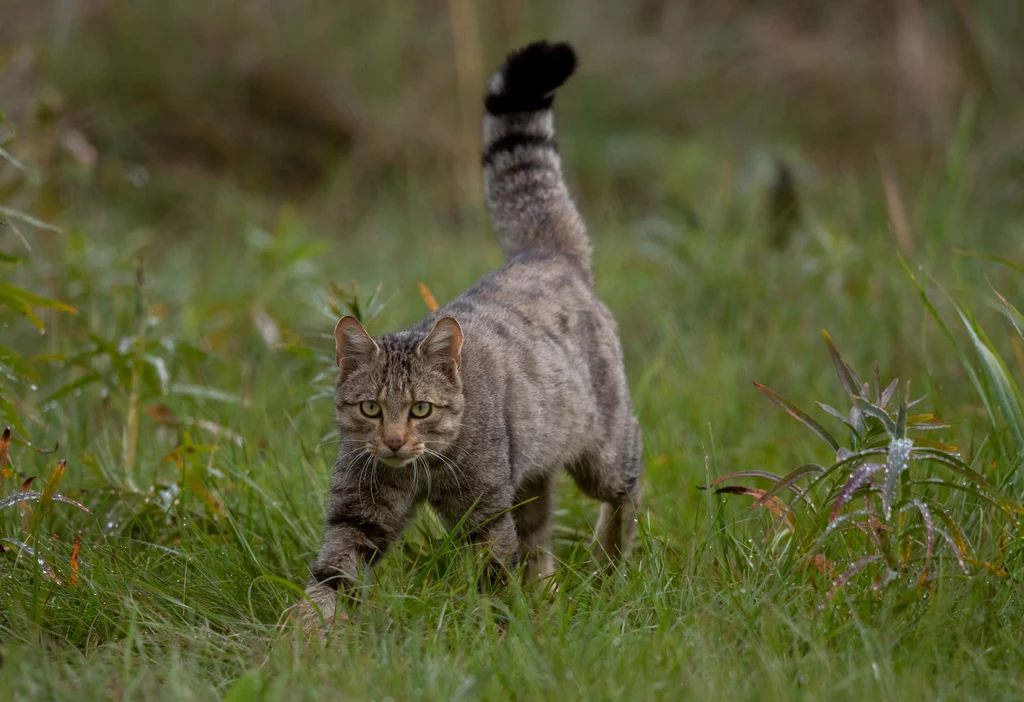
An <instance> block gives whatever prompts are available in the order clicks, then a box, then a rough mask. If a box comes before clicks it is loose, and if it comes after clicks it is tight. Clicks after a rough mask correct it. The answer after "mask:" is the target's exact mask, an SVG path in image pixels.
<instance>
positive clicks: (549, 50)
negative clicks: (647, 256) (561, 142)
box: [483, 41, 590, 278]
mask: <svg viewBox="0 0 1024 702" xmlns="http://www.w3.org/2000/svg"><path fill="white" fill-rule="evenodd" d="M575 69H576V54H575V52H574V51H573V49H572V47H571V46H569V45H568V44H565V43H559V44H549V43H547V42H544V41H541V42H537V43H534V44H530V45H529V46H527V47H525V48H523V49H520V50H519V51H517V52H515V53H513V54H512V55H511V56H509V58H508V59H507V60H506V61H505V64H504V65H503V66H502V67H501V70H499V71H498V73H497V74H495V76H494V78H492V79H491V82H490V85H489V87H488V91H487V96H486V98H485V99H484V106H485V108H486V110H487V113H486V115H485V116H484V125H483V130H484V131H483V169H484V189H485V192H486V195H487V206H488V208H489V209H490V211H491V216H492V217H493V219H494V225H495V228H496V229H497V230H498V238H499V241H500V242H501V246H502V248H503V249H504V250H505V255H506V256H508V257H509V258H510V259H511V258H513V257H514V256H515V255H516V254H519V253H521V252H523V251H526V250H528V249H540V250H542V251H549V252H552V253H559V254H562V255H564V256H566V257H567V258H569V259H570V260H571V261H572V262H573V264H574V265H576V266H578V267H579V268H580V270H581V271H583V273H584V274H585V275H586V276H587V277H588V278H589V277H590V241H589V239H588V237H587V229H586V226H585V225H584V224H583V219H582V218H581V217H580V214H579V212H578V211H577V209H576V205H575V203H573V200H572V197H571V196H570V194H569V188H568V186H567V185H566V183H565V178H564V177H563V175H562V160H561V158H560V157H559V155H558V145H557V143H556V141H555V122H554V115H553V113H552V110H551V106H552V103H553V101H554V91H555V90H556V89H557V88H558V87H559V86H560V85H562V83H564V82H565V81H566V79H568V78H569V76H571V75H572V73H573V71H575Z"/></svg>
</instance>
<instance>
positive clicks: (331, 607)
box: [292, 585, 348, 636]
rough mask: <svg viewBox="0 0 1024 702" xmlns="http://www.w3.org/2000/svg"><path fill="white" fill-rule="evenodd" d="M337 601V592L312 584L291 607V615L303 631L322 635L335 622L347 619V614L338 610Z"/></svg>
mask: <svg viewBox="0 0 1024 702" xmlns="http://www.w3.org/2000/svg"><path fill="white" fill-rule="evenodd" d="M337 602H338V593H337V592H335V591H334V590H332V589H331V588H329V587H326V586H324V585H314V586H311V587H309V588H307V589H306V597H305V598H304V599H303V600H302V601H301V602H299V603H298V604H297V605H295V606H294V607H293V608H292V617H293V619H294V620H295V621H296V622H297V623H298V625H299V626H300V627H301V628H302V629H303V630H304V631H306V632H316V633H318V634H320V635H321V636H323V635H324V633H325V632H326V631H327V630H329V629H331V628H332V627H333V626H334V624H335V622H339V621H340V622H344V621H348V616H347V615H346V614H345V613H344V612H339V611H338V609H337V606H338V604H337Z"/></svg>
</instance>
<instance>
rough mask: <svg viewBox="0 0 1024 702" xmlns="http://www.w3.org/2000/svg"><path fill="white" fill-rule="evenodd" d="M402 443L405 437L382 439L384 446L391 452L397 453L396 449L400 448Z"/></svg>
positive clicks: (386, 437) (397, 436)
mask: <svg viewBox="0 0 1024 702" xmlns="http://www.w3.org/2000/svg"><path fill="white" fill-rule="evenodd" d="M404 443H405V437H403V436H400V435H396V436H385V437H384V445H385V446H387V447H388V448H389V449H391V450H392V451H397V450H398V449H400V448H402V444H404Z"/></svg>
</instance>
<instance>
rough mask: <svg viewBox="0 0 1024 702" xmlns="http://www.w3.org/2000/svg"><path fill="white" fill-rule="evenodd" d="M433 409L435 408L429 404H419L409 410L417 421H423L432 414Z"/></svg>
mask: <svg viewBox="0 0 1024 702" xmlns="http://www.w3.org/2000/svg"><path fill="white" fill-rule="evenodd" d="M432 409H433V407H432V406H431V404H430V403H429V402H417V403H416V404H415V405H413V406H412V409H411V410H409V414H411V415H412V416H413V417H414V418H415V419H423V418H424V417H426V416H428V415H429V414H430V410H432Z"/></svg>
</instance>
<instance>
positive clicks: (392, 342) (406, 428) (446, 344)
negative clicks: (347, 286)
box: [334, 317, 464, 468]
mask: <svg viewBox="0 0 1024 702" xmlns="http://www.w3.org/2000/svg"><path fill="white" fill-rule="evenodd" d="M334 339H335V341H336V342H337V362H338V371H339V373H338V385H337V391H336V392H335V398H334V414H335V417H336V418H337V420H338V428H339V429H340V430H341V436H342V439H343V442H342V444H341V448H340V451H339V455H342V456H351V457H358V456H359V455H360V454H363V453H368V454H370V455H372V456H375V457H376V458H377V459H378V460H380V461H381V462H382V463H384V464H386V465H388V466H391V467H395V468H397V467H400V466H403V465H406V464H408V463H411V462H412V461H413V460H415V459H416V458H417V457H418V456H420V455H423V454H424V453H429V452H435V453H441V452H443V451H444V450H445V449H446V448H447V447H448V446H449V445H451V444H452V443H453V442H454V441H455V439H456V437H457V435H458V432H459V427H460V426H461V423H462V410H463V404H464V402H463V396H462V380H461V378H460V377H459V368H460V366H461V364H462V328H461V327H460V326H459V323H458V322H457V321H455V319H454V318H453V317H442V318H441V319H439V320H437V322H436V323H435V324H434V327H433V329H431V330H430V333H429V334H427V335H426V336H425V337H424V336H423V335H422V334H415V333H414V332H400V333H398V334H389V335H387V336H384V337H381V338H380V339H378V340H377V341H374V339H373V338H372V337H371V336H370V335H369V334H367V333H366V330H365V329H363V325H361V324H360V323H359V321H358V320H357V319H356V318H355V317H345V318H343V319H342V320H341V321H340V322H338V326H337V327H335V329H334Z"/></svg>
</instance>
